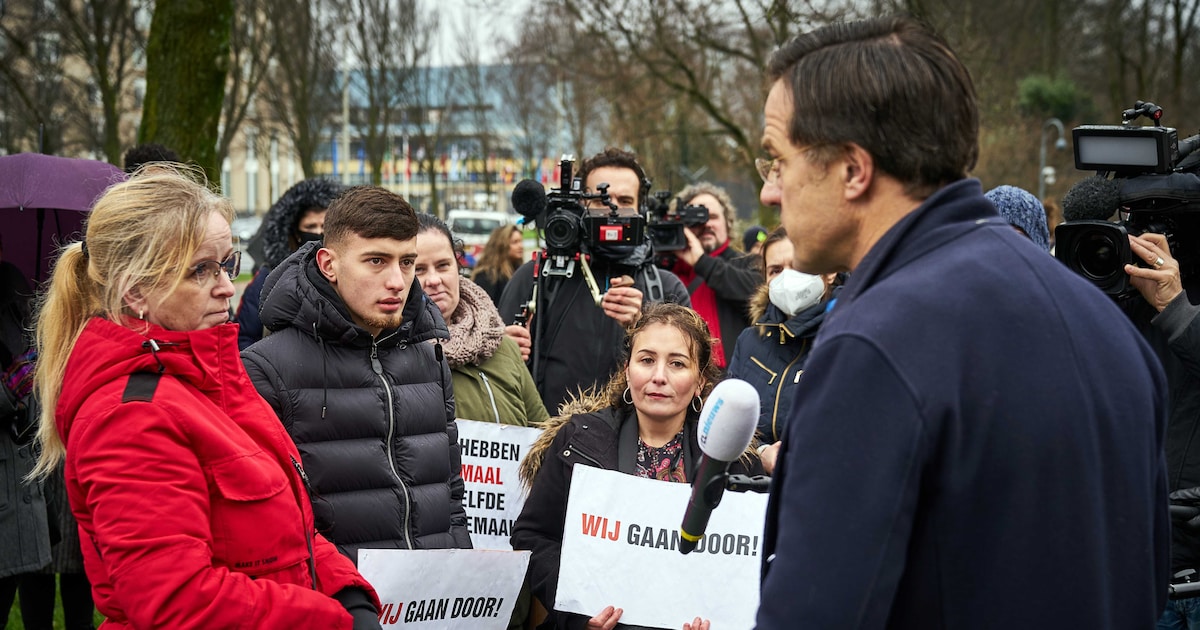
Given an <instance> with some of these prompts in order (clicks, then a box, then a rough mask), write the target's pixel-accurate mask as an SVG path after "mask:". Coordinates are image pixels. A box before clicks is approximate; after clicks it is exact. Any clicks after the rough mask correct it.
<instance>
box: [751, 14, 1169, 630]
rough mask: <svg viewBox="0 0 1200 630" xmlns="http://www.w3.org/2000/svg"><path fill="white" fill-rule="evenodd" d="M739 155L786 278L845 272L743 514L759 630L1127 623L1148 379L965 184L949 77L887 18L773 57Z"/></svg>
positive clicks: (1135, 570)
mask: <svg viewBox="0 0 1200 630" xmlns="http://www.w3.org/2000/svg"><path fill="white" fill-rule="evenodd" d="M769 74H770V78H771V80H772V82H773V85H772V87H771V90H770V93H769V95H768V97H767V103H766V108H765V129H764V133H763V148H764V149H765V151H766V152H767V153H768V154H769V155H770V156H771V158H772V159H764V160H760V162H759V164H760V169H759V170H760V172H761V174H762V175H763V178H764V180H765V182H766V185H765V186H764V187H763V191H762V201H763V202H764V203H765V204H769V205H776V206H780V208H781V214H782V222H783V224H784V226H785V227H786V228H787V232H788V234H789V236H790V238H791V239H792V241H793V243H794V244H795V247H796V266H797V269H799V270H801V271H805V272H808V273H830V272H839V271H848V270H853V273H852V274H851V275H850V279H849V281H848V282H847V284H846V286H845V288H844V290H843V291H842V293H841V294H840V295H839V296H838V299H837V300H836V302H835V303H834V305H833V306H832V308H831V309H830V311H829V313H828V314H827V316H826V319H825V322H824V324H823V325H822V327H821V330H820V332H819V333H818V335H817V340H816V342H815V344H814V349H813V351H812V354H811V356H810V357H809V359H808V363H807V368H806V370H805V372H804V376H803V377H802V378H801V379H800V388H799V390H798V391H797V393H796V399H797V402H796V404H795V405H794V407H793V409H792V412H791V413H792V417H791V420H790V421H789V424H788V427H787V429H786V431H785V433H784V436H783V440H782V442H783V445H782V449H781V451H780V454H779V463H778V465H777V468H776V470H775V477H774V485H773V487H772V489H771V498H770V503H769V505H768V513H767V524H766V532H765V536H764V553H763V558H764V564H763V575H762V591H761V595H762V598H761V605H760V609H759V612H758V627H759V628H801V627H803V628H976V629H977V628H1056V627H1063V628H1066V627H1070V628H1089V629H1093V630H1094V629H1097V628H1111V629H1114V630H1115V629H1126V628H1149V627H1152V626H1153V625H1154V621H1155V619H1156V618H1157V617H1158V613H1159V612H1160V611H1161V610H1162V608H1163V605H1164V603H1165V600H1166V592H1167V576H1168V561H1167V547H1168V541H1167V539H1168V522H1167V501H1166V487H1167V486H1166V468H1165V463H1164V458H1163V435H1164V427H1165V422H1166V417H1167V396H1166V386H1165V378H1164V375H1163V370H1162V368H1161V367H1160V365H1159V363H1158V361H1157V359H1156V358H1155V357H1154V355H1153V353H1152V352H1151V351H1150V349H1149V347H1148V346H1147V345H1146V344H1145V342H1144V341H1143V340H1142V339H1141V337H1140V336H1139V335H1138V333H1137V331H1136V330H1135V329H1134V327H1133V326H1132V325H1131V324H1130V322H1129V320H1128V319H1127V318H1126V317H1124V316H1123V315H1122V313H1121V312H1120V311H1119V310H1118V309H1117V308H1116V306H1115V305H1114V304H1113V303H1112V301H1111V300H1109V299H1108V298H1107V297H1105V296H1104V295H1103V294H1102V293H1100V292H1099V291H1098V290H1096V289H1095V288H1094V287H1092V286H1091V285H1090V284H1088V283H1087V282H1086V281H1084V280H1083V279H1081V278H1079V277H1076V276H1075V275H1074V274H1073V273H1072V272H1071V271H1070V270H1069V269H1067V268H1066V267H1065V266H1064V265H1061V264H1060V263H1058V262H1057V261H1055V260H1054V259H1052V258H1050V257H1049V256H1046V254H1045V252H1044V251H1042V250H1040V249H1038V248H1037V246H1035V245H1034V244H1032V243H1031V242H1030V241H1029V240H1028V239H1026V238H1024V237H1022V236H1021V235H1019V234H1017V233H1016V232H1015V231H1014V230H1013V229H1012V228H1011V227H1009V225H1008V224H1007V223H1006V222H1005V221H1004V220H1003V219H1001V218H1000V216H999V215H998V214H997V213H996V211H995V209H994V208H993V207H992V205H991V204H990V203H989V202H988V201H987V199H986V198H984V197H983V194H982V190H981V188H980V185H979V182H978V181H975V180H971V179H968V178H967V172H968V171H969V170H970V169H971V168H972V167H973V166H974V164H975V160H976V157H977V155H978V142H977V136H978V125H979V122H978V121H979V118H978V110H977V106H976V101H975V93H974V87H973V86H972V83H971V78H970V76H969V74H968V73H967V71H966V69H965V68H964V67H963V66H962V64H961V63H960V62H959V61H958V60H957V58H956V57H955V55H954V53H953V52H952V51H951V50H950V49H949V47H948V46H947V45H946V43H945V42H944V41H942V40H941V39H940V38H939V37H938V36H937V35H935V34H933V33H932V32H931V31H929V30H928V29H927V27H925V26H923V25H921V24H919V23H916V22H914V21H912V20H909V19H906V18H879V19H874V20H868V21H865V22H857V23H851V24H839V25H835V26H830V27H827V28H823V29H820V30H817V31H814V32H811V33H807V34H804V35H800V36H799V37H797V38H795V39H793V40H792V41H790V42H788V43H787V44H785V45H784V46H783V47H782V48H781V49H780V50H779V51H777V52H776V53H775V55H774V56H773V58H772V60H771V63H770V66H769Z"/></svg>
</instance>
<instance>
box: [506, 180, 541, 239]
mask: <svg viewBox="0 0 1200 630" xmlns="http://www.w3.org/2000/svg"><path fill="white" fill-rule="evenodd" d="M512 205H513V208H515V209H516V211H517V212H519V213H521V216H523V217H525V218H526V219H527V220H530V221H535V222H536V221H537V220H538V217H540V216H542V213H544V212H546V187H545V186H542V185H541V184H539V183H537V182H535V181H533V180H532V179H522V180H521V181H519V182H517V185H516V187H515V188H513V191H512ZM538 227H541V225H538Z"/></svg>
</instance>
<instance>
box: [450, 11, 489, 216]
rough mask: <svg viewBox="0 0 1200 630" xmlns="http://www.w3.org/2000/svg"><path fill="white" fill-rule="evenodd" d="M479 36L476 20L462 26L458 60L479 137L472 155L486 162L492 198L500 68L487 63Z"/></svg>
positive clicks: (486, 181) (485, 183) (485, 176)
mask: <svg viewBox="0 0 1200 630" xmlns="http://www.w3.org/2000/svg"><path fill="white" fill-rule="evenodd" d="M479 36H480V33H479V31H478V30H477V29H476V28H475V27H474V25H473V23H472V22H471V21H469V20H467V21H464V23H463V24H462V25H460V26H459V29H458V33H457V36H456V38H455V39H457V40H458V60H459V63H460V64H461V65H460V67H459V72H460V73H461V76H462V85H463V96H464V99H465V101H466V103H465V107H466V110H467V111H466V116H464V118H466V119H467V120H469V121H470V123H471V135H472V136H474V137H475V143H474V146H473V149H474V150H473V152H472V153H473V155H472V156H471V157H472V158H474V160H475V161H477V162H478V163H479V164H481V165H482V169H481V170H482V171H483V172H482V176H483V190H484V193H485V194H486V195H487V197H488V199H491V198H492V194H493V192H494V191H493V187H494V184H495V181H494V180H493V177H492V175H493V173H492V169H491V168H490V166H489V165H490V164H492V160H491V158H492V157H494V154H495V152H496V148H497V147H496V145H497V140H496V138H495V133H494V130H495V128H494V125H493V120H494V119H495V118H496V112H495V109H494V107H493V104H492V98H491V96H492V94H493V93H494V92H493V88H494V86H495V85H496V84H497V83H498V79H499V78H500V76H499V73H498V72H497V70H496V68H493V67H491V66H488V65H485V64H484V63H483V54H482V52H481V51H480V47H479V39H480V37H479Z"/></svg>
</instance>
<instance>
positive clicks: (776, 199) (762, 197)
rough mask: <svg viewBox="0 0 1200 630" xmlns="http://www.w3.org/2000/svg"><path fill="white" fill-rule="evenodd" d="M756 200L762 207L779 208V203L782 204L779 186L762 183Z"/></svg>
mask: <svg viewBox="0 0 1200 630" xmlns="http://www.w3.org/2000/svg"><path fill="white" fill-rule="evenodd" d="M758 200H759V201H761V202H762V205H764V206H775V207H779V205H780V203H781V202H782V197H781V195H780V190H779V186H778V185H777V184H774V183H771V182H764V183H763V187H762V190H760V191H759V193H758Z"/></svg>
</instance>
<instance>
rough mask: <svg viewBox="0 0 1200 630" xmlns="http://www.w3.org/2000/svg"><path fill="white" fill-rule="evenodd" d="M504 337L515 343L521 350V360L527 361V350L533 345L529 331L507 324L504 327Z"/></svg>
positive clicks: (522, 327)
mask: <svg viewBox="0 0 1200 630" xmlns="http://www.w3.org/2000/svg"><path fill="white" fill-rule="evenodd" d="M504 336H505V337H508V338H509V339H512V340H513V341H515V342H517V347H518V348H520V349H521V360H522V361H528V360H529V348H530V347H531V346H532V345H533V344H532V343H531V337H530V336H529V329H528V328H525V327H524V326H518V325H517V324H509V325H508V326H505V327H504Z"/></svg>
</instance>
